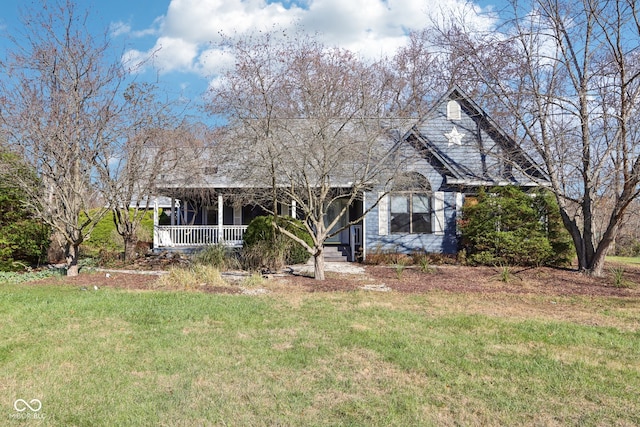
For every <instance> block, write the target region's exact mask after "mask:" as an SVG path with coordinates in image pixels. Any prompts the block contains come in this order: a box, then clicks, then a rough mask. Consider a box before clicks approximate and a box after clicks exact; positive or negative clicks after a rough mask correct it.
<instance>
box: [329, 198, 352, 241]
mask: <svg viewBox="0 0 640 427" xmlns="http://www.w3.org/2000/svg"><path fill="white" fill-rule="evenodd" d="M346 205H347V200H346V199H338V200H335V201H334V202H333V203H331V205H329V208H328V209H327V214H326V215H325V217H324V225H325V226H328V225H329V224H331V222H333V220H334V219H335V218H336V217H337V216H338V215H339V214H340V212H341V211H342V209H344V207H345V206H346ZM348 222H349V210H348V209H347V211H346V212H345V213H344V215H342V217H341V218H340V220H339V221H338V223H337V224H336V226H335V227H333V230H338V229H340V228H342V227H344V226H346V225H347V224H348ZM347 231H348V230H343V231H341V232H340V233H338V234H336V235H335V236H333V237H330V238H328V239H327V240H326V243H333V244H340V243H348V242H349V240H348V237H347V240H346V242H345V239H342V238H341V236H343V235H344V234H345V233H347Z"/></svg>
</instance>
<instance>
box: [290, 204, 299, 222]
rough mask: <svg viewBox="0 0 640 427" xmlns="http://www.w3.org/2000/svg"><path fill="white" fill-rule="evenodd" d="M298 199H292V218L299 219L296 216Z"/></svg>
mask: <svg viewBox="0 0 640 427" xmlns="http://www.w3.org/2000/svg"><path fill="white" fill-rule="evenodd" d="M296 207H297V206H296V201H295V200H292V201H291V218H293V219H297V218H298V217H297V216H296Z"/></svg>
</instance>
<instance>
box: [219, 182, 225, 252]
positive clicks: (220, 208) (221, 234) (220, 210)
mask: <svg viewBox="0 0 640 427" xmlns="http://www.w3.org/2000/svg"><path fill="white" fill-rule="evenodd" d="M223 209H224V200H222V194H218V242H221V241H222V239H221V237H222V236H223V235H224V234H223V231H222V225H223V224H222V223H223V222H224V212H223V211H222V210H223Z"/></svg>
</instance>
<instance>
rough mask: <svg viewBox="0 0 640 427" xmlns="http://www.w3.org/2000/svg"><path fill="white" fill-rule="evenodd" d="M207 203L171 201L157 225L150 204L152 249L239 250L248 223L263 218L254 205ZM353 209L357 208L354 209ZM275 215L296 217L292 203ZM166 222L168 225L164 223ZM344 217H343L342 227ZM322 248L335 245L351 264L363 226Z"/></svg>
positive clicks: (358, 249)
mask: <svg viewBox="0 0 640 427" xmlns="http://www.w3.org/2000/svg"><path fill="white" fill-rule="evenodd" d="M213 200H214V201H213V203H211V201H208V202H207V201H206V200H205V201H204V202H203V201H202V200H200V201H194V200H189V199H180V200H178V199H173V198H172V199H171V205H170V207H167V208H165V210H164V213H165V214H167V217H168V218H167V217H165V221H166V222H165V223H164V224H161V223H160V210H159V207H158V205H157V203H156V204H155V205H154V227H153V249H154V250H155V251H161V250H184V251H190V250H194V249H198V248H202V247H205V246H210V245H224V246H227V247H230V248H240V247H242V244H243V241H244V235H245V233H246V231H247V227H248V224H249V222H251V220H252V219H253V218H255V217H256V216H258V215H265V214H266V212H264V211H262V210H261V209H259V208H256V206H251V205H245V206H238V205H234V204H226V203H225V200H224V198H223V196H222V195H221V194H218V195H217V197H215V198H214V199H213ZM357 209H361V206H358V208H357ZM278 214H280V215H288V216H294V217H295V216H296V205H295V202H293V203H291V205H290V206H285V205H283V206H278ZM167 222H168V223H169V224H167ZM346 222H347V218H344V221H343V223H344V226H346V225H347V224H346ZM325 246H327V247H329V246H336V247H338V248H340V252H341V253H342V255H343V256H344V258H345V259H344V260H346V261H355V260H356V259H357V258H358V255H359V254H360V253H361V251H362V248H363V227H362V225H360V224H358V225H352V226H349V227H347V228H346V229H344V230H343V231H341V232H340V233H338V234H337V235H336V236H334V237H333V238H332V239H330V240H329V241H327V242H326V244H325Z"/></svg>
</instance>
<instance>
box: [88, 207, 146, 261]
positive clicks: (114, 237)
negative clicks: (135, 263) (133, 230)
mask: <svg viewBox="0 0 640 427" xmlns="http://www.w3.org/2000/svg"><path fill="white" fill-rule="evenodd" d="M92 214H93V213H92V212H90V215H92ZM85 218H86V217H85V216H84V215H82V214H81V215H80V221H83V220H85ZM137 233H138V239H139V240H140V241H150V240H152V236H153V211H151V210H149V211H147V212H146V213H145V215H144V218H143V219H142V221H141V222H140V227H138V229H137ZM122 250H123V241H122V236H120V235H119V234H118V232H117V231H116V226H115V224H114V222H113V214H111V215H105V216H104V217H102V219H100V221H98V222H97V223H96V226H95V228H94V229H93V231H92V232H91V234H90V235H89V238H88V239H87V240H85V241H84V242H83V243H82V254H83V256H91V257H97V256H99V254H100V253H101V252H110V253H116V252H117V253H120V252H122Z"/></svg>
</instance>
